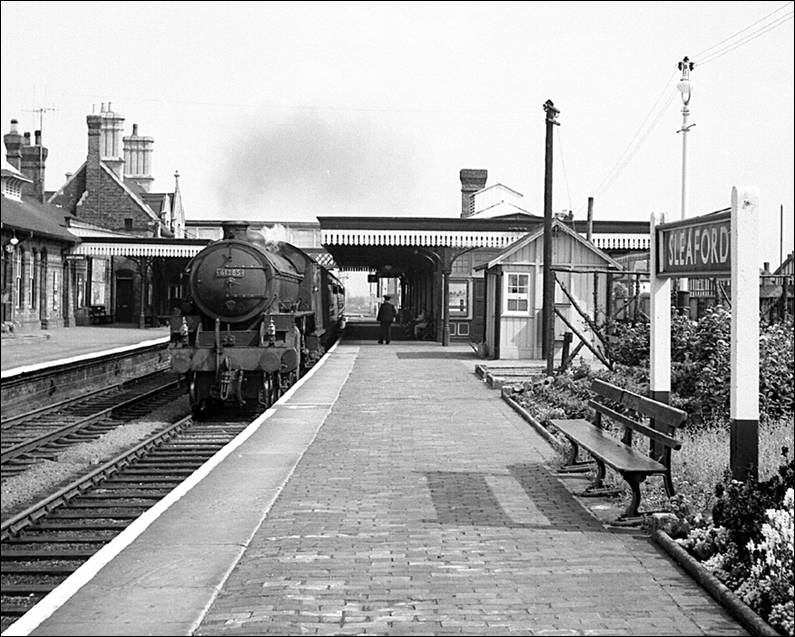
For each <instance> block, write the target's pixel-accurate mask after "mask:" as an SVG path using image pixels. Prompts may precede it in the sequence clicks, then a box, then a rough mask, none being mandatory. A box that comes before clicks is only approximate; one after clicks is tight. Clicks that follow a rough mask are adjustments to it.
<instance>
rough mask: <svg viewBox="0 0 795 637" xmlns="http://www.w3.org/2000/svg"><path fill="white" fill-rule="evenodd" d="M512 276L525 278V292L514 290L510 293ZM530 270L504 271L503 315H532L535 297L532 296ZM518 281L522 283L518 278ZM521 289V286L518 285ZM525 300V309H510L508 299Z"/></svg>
mask: <svg viewBox="0 0 795 637" xmlns="http://www.w3.org/2000/svg"><path fill="white" fill-rule="evenodd" d="M511 277H523V278H524V293H522V292H514V293H509V292H508V290H509V289H510V288H511V287H512V284H511ZM530 277H531V273H530V272H505V273H503V277H502V280H503V286H502V314H503V316H531V315H532V312H533V299H532V298H530ZM516 283H520V282H519V281H518V280H517V281H516ZM518 287H520V289H521V286H518ZM513 300H516V301H519V300H523V301H524V302H525V303H527V309H525V310H509V309H508V301H513Z"/></svg>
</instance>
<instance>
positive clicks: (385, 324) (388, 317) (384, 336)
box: [375, 294, 397, 345]
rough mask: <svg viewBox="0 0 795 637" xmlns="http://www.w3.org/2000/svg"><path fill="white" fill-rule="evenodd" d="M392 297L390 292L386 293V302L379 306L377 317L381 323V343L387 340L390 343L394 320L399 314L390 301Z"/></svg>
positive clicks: (379, 336) (379, 337) (379, 339)
mask: <svg viewBox="0 0 795 637" xmlns="http://www.w3.org/2000/svg"><path fill="white" fill-rule="evenodd" d="M391 298H392V297H391V296H389V295H388V294H384V302H383V303H381V307H379V308H378V316H376V317H375V318H376V320H377V321H378V322H379V323H380V329H379V333H378V342H379V343H380V344H383V343H384V342H386V343H387V345H388V344H389V341H390V339H391V337H392V322H393V321H394V320H395V316H397V310H395V306H394V305H392V304H391V303H390V302H389V299H391Z"/></svg>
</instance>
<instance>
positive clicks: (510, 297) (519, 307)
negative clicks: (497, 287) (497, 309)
mask: <svg viewBox="0 0 795 637" xmlns="http://www.w3.org/2000/svg"><path fill="white" fill-rule="evenodd" d="M529 311H530V275H529V274H510V273H509V274H506V275H505V312H506V313H507V314H527V313H528V312H529Z"/></svg>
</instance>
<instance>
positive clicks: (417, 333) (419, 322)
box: [414, 310, 429, 338]
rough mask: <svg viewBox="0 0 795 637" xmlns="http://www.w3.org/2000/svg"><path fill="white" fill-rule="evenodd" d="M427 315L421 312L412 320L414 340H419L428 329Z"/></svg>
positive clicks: (423, 311)
mask: <svg viewBox="0 0 795 637" xmlns="http://www.w3.org/2000/svg"><path fill="white" fill-rule="evenodd" d="M428 323H429V319H428V313H427V312H426V311H425V310H422V312H420V313H419V314H417V318H415V319H414V338H421V336H422V332H423V330H424V329H425V328H426V327H428Z"/></svg>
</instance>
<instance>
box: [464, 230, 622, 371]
mask: <svg viewBox="0 0 795 637" xmlns="http://www.w3.org/2000/svg"><path fill="white" fill-rule="evenodd" d="M552 237H553V246H552V264H553V266H552V267H553V269H554V274H555V278H556V280H557V282H556V284H555V309H556V311H557V312H559V313H560V314H562V315H563V317H565V319H566V320H565V321H564V319H563V318H561V317H560V316H558V315H557V314H556V316H555V330H554V332H555V343H556V348H557V346H558V345H559V344H561V343H563V340H564V334H565V333H566V332H571V333H573V346H575V347H576V345H577V343H578V341H579V340H580V337H582V338H583V339H587V340H588V341H589V343H590V344H593V342H594V336H593V333H592V332H591V330H590V328H589V326H588V322H587V321H586V320H585V319H584V318H583V317H582V316H581V313H580V311H582V312H585V313H587V314H588V316H589V317H594V315H595V311H596V310H597V309H598V311H599V312H601V313H602V316H603V315H604V312H605V310H606V308H607V304H608V281H609V277H610V271H616V272H618V271H620V270H621V266H620V265H619V263H618V262H617V261H616V260H615V259H613V258H611V257H609V256H608V255H607V254H605V253H604V252H602V251H601V250H600V249H599V248H597V247H596V246H595V245H594V244H593V243H592V242H590V241H588V240H587V239H586V238H584V237H582V236H581V235H579V234H577V232H575V231H574V230H572V229H571V228H569V227H568V226H567V225H566V224H565V223H563V222H562V221H561V220H559V219H554V220H553V224H552ZM543 266H544V230H543V228H539V229H537V230H535V231H533V232H531V233H529V234H527V235H525V236H524V237H522V238H521V239H519V240H517V241H515V242H514V243H513V244H511V245H510V246H508V247H507V248H505V250H503V251H502V252H500V253H499V254H498V255H497V256H496V257H494V258H493V259H491V260H490V261H488V262H487V263H484V264H482V265H479V266H477V267H476V268H475V269H476V270H483V271H484V274H485V280H486V317H485V323H486V325H485V341H484V349H485V351H486V354H487V356H488V357H489V358H492V359H540V358H541V346H542V330H541V322H542V320H541V317H542V307H543V298H544V284H543V281H544V275H543V270H544V267H543ZM561 284H562V285H561ZM564 288H565V290H566V291H568V292H569V295H570V296H569V295H567V294H566V292H565V291H564ZM570 297H571V298H570ZM577 308H579V310H578V309H577ZM567 322H568V324H567ZM572 328H573V329H572ZM578 334H579V336H578ZM581 351H582V355H583V357H584V358H590V357H592V356H593V354H592V353H591V352H590V350H589V349H588V348H587V347H585V348H582V350H581Z"/></svg>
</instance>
